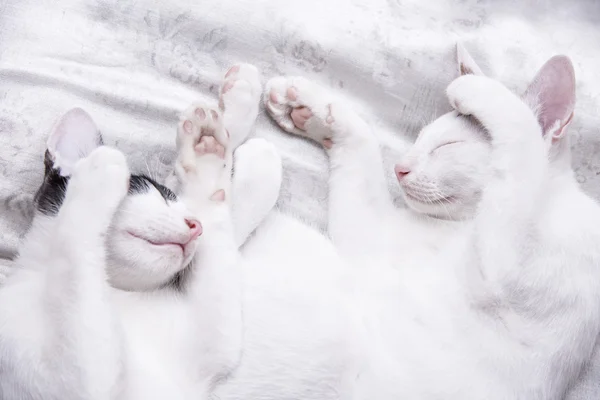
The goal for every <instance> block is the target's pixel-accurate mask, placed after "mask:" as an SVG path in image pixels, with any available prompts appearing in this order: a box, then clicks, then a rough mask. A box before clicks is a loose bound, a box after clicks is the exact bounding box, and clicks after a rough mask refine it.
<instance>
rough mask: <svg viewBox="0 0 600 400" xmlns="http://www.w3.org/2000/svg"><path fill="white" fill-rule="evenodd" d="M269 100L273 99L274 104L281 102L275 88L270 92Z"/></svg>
mask: <svg viewBox="0 0 600 400" xmlns="http://www.w3.org/2000/svg"><path fill="white" fill-rule="evenodd" d="M269 100H271V103H273V104H279V96H277V92H276V91H275V89H272V90H271V91H270V92H269Z"/></svg>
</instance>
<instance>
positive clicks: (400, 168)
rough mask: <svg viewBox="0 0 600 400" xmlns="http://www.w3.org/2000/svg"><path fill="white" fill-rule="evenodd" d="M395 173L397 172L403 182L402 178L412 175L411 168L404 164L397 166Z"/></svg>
mask: <svg viewBox="0 0 600 400" xmlns="http://www.w3.org/2000/svg"><path fill="white" fill-rule="evenodd" d="M394 171H395V172H396V176H397V177H398V180H402V178H404V177H405V176H406V175H408V174H409V173H410V168H408V167H407V166H405V165H402V164H396V166H395V167H394Z"/></svg>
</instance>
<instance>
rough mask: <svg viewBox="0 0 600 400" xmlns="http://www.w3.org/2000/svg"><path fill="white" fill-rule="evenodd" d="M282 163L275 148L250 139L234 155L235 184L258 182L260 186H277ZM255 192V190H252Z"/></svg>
mask: <svg viewBox="0 0 600 400" xmlns="http://www.w3.org/2000/svg"><path fill="white" fill-rule="evenodd" d="M282 169H283V168H282V162H281V156H280V155H279V152H278V151H277V149H276V148H275V146H274V145H273V144H272V143H271V142H269V141H267V140H265V139H262V138H255V139H250V140H248V141H247V142H246V143H244V144H243V145H241V146H240V147H239V148H238V149H237V150H236V151H235V154H234V176H235V180H236V182H240V181H258V182H262V183H261V186H263V183H264V186H268V187H272V186H274V185H275V186H277V191H278V192H279V186H280V185H281V178H282ZM254 189H255V190H256V189H257V188H254Z"/></svg>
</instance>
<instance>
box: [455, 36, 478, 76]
mask: <svg viewBox="0 0 600 400" xmlns="http://www.w3.org/2000/svg"><path fill="white" fill-rule="evenodd" d="M456 61H457V62H458V73H459V74H460V75H461V76H462V75H480V76H483V75H484V74H483V71H482V70H481V68H479V66H478V65H477V63H475V60H473V57H471V55H470V54H469V52H468V51H467V49H466V48H465V47H464V46H463V45H462V44H460V43H457V44H456Z"/></svg>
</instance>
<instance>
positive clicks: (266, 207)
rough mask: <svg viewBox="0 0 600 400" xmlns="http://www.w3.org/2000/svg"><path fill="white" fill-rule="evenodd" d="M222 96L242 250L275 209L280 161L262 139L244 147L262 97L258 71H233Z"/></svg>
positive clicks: (234, 210) (246, 68) (243, 67)
mask: <svg viewBox="0 0 600 400" xmlns="http://www.w3.org/2000/svg"><path fill="white" fill-rule="evenodd" d="M220 92H221V94H220V98H219V108H220V109H221V111H222V112H223V124H224V125H225V129H226V130H227V132H229V134H230V135H229V147H230V148H231V149H235V153H234V161H233V162H234V164H233V166H234V168H233V170H234V174H233V188H232V189H233V190H232V201H231V206H232V211H231V212H232V218H233V223H234V230H235V236H236V243H237V244H238V246H241V245H242V244H244V242H245V241H246V239H247V238H248V236H249V235H250V234H251V233H252V232H253V231H254V230H255V229H256V228H257V227H258V225H259V224H260V223H261V222H262V221H263V220H264V219H265V217H266V216H267V215H268V213H269V212H270V211H271V210H272V209H273V207H274V206H275V203H276V201H277V198H278V197H279V189H280V187H281V179H282V166H281V158H280V157H279V155H278V154H277V151H276V150H275V147H274V146H273V145H272V144H270V143H268V142H267V141H265V140H263V139H258V138H256V139H251V140H249V141H248V142H247V143H244V141H245V140H246V138H247V137H248V135H249V134H250V132H251V131H252V127H253V126H254V123H255V121H256V116H257V114H258V107H259V103H260V96H261V95H262V86H261V83H260V75H259V73H258V70H257V69H256V67H254V66H253V65H250V64H237V65H234V66H233V67H231V68H230V69H229V70H228V71H227V73H226V74H225V77H224V79H223V84H222V86H221V90H220ZM241 143H244V144H243V145H241V146H240V147H238V146H239V145H240V144H241Z"/></svg>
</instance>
